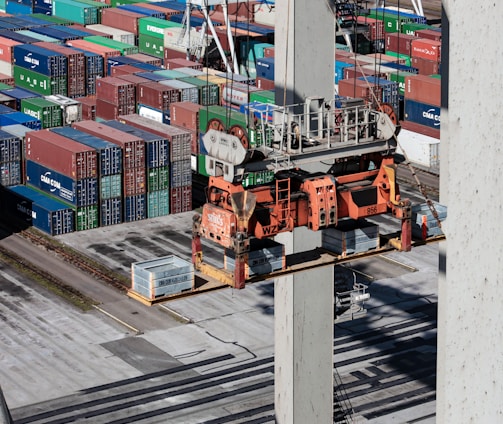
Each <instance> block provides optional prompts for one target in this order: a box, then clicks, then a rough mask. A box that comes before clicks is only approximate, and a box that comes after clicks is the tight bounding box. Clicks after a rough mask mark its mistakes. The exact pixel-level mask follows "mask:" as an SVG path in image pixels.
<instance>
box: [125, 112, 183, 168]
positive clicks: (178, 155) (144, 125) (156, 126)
mask: <svg viewBox="0 0 503 424" xmlns="http://www.w3.org/2000/svg"><path fill="white" fill-rule="evenodd" d="M119 120H120V121H121V122H124V123H126V124H128V125H131V126H133V127H136V128H140V129H143V130H145V131H149V132H152V133H154V134H157V135H158V136H161V137H166V138H167V139H168V141H169V148H170V151H169V157H170V161H171V162H173V161H179V160H182V161H183V160H190V155H191V145H190V143H191V141H190V139H191V136H190V133H189V132H188V131H186V130H183V129H181V128H177V127H174V126H172V125H166V124H162V123H160V122H155V121H152V120H151V119H148V118H145V117H143V116H138V115H136V114H133V115H126V116H121V117H119Z"/></svg>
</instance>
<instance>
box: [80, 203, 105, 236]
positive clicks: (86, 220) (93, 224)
mask: <svg viewBox="0 0 503 424" xmlns="http://www.w3.org/2000/svg"><path fill="white" fill-rule="evenodd" d="M74 210H75V220H76V223H75V230H76V231H84V230H91V229H93V228H98V222H99V217H98V215H99V213H98V205H92V206H84V207H81V208H74Z"/></svg>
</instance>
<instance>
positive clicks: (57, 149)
mask: <svg viewBox="0 0 503 424" xmlns="http://www.w3.org/2000/svg"><path fill="white" fill-rule="evenodd" d="M25 143H26V158H27V159H29V160H32V161H34V162H37V163H40V164H42V165H44V166H46V167H48V168H51V169H53V170H55V171H57V172H59V173H61V174H63V175H66V176H68V177H70V178H73V179H77V180H80V179H83V178H93V177H96V176H97V175H98V158H97V153H96V150H95V149H93V148H91V147H89V146H86V145H84V144H82V143H78V142H76V141H74V140H72V139H70V138H67V137H63V136H61V135H59V134H56V133H54V132H52V131H49V130H47V129H46V130H40V131H33V132H30V133H28V134H26V140H25Z"/></svg>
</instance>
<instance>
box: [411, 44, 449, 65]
mask: <svg viewBox="0 0 503 424" xmlns="http://www.w3.org/2000/svg"><path fill="white" fill-rule="evenodd" d="M441 46H442V43H441V42H440V41H435V40H428V39H426V38H417V39H415V40H413V41H412V43H411V52H410V56H412V57H420V58H422V59H428V60H434V61H436V62H440V59H441Z"/></svg>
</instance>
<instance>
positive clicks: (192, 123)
mask: <svg viewBox="0 0 503 424" xmlns="http://www.w3.org/2000/svg"><path fill="white" fill-rule="evenodd" d="M202 107H203V106H202V105H199V104H195V103H193V102H187V101H183V102H175V103H171V104H170V105H169V111H170V113H169V115H170V121H171V125H176V126H177V127H184V128H187V129H189V130H193V131H199V111H200V109H201V108H202Z"/></svg>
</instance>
